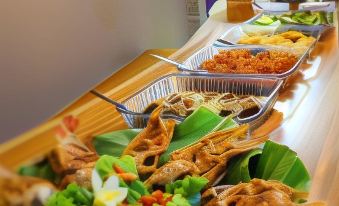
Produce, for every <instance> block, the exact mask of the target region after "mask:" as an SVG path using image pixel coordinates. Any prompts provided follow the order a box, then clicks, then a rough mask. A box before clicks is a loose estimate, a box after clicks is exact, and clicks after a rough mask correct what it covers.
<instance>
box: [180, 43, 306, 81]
mask: <svg viewBox="0 0 339 206" xmlns="http://www.w3.org/2000/svg"><path fill="white" fill-rule="evenodd" d="M214 45H215V44H214ZM234 49H248V50H250V51H251V53H252V54H257V53H259V52H263V51H284V52H289V53H293V50H292V49H290V48H287V47H279V46H275V47H273V46H266V45H235V46H218V45H215V46H208V47H205V48H203V49H201V50H199V51H197V52H196V53H194V54H193V55H192V56H190V57H189V58H188V59H187V60H186V61H184V62H183V64H184V65H186V66H187V67H188V68H190V69H191V70H192V71H198V72H205V73H207V71H206V70H203V69H201V64H202V63H203V62H204V61H206V60H208V59H212V58H213V56H214V55H216V54H218V53H219V51H221V50H224V51H229V50H234ZM308 54H309V51H308V50H307V51H305V53H303V54H302V55H301V56H299V57H298V60H297V61H296V63H295V64H294V65H293V66H292V67H291V68H290V69H289V70H288V71H286V72H284V73H281V74H235V73H234V74H232V73H228V74H224V75H227V76H233V77H237V76H242V77H244V76H246V77H248V78H253V77H261V78H277V79H286V78H288V77H289V76H291V75H292V74H294V73H295V72H297V71H298V68H299V67H300V65H301V64H302V63H303V62H304V61H305V59H306V58H307V57H308ZM210 74H214V75H216V74H219V75H223V74H222V73H210Z"/></svg>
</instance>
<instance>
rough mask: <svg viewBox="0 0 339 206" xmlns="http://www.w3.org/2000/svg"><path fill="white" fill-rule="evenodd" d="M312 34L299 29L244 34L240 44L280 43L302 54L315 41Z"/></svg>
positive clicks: (279, 44)
mask: <svg viewBox="0 0 339 206" xmlns="http://www.w3.org/2000/svg"><path fill="white" fill-rule="evenodd" d="M315 40H316V39H315V38H314V37H312V36H305V35H304V34H303V33H301V32H298V31H287V32H283V33H280V34H275V35H272V36H266V35H262V36H259V35H258V36H243V37H241V38H240V40H239V41H238V43H239V44H264V45H278V46H286V47H289V48H292V49H293V50H294V51H295V53H296V54H298V55H302V54H303V53H304V52H305V51H307V49H308V48H309V47H310V46H311V45H312V44H313V43H314V42H315Z"/></svg>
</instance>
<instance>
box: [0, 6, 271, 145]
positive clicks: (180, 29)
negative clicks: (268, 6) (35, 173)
mask: <svg viewBox="0 0 339 206" xmlns="http://www.w3.org/2000/svg"><path fill="white" fill-rule="evenodd" d="M215 2H216V0H185V1H184V0H120V1H119V0H95V1H93V0H48V1H46V0H25V1H18V0H2V1H1V6H0V25H1V29H0V48H1V49H0V62H1V64H0V65H1V66H0V69H1V74H0V96H1V102H0V143H1V142H4V141H5V140H8V139H9V138H12V137H14V136H16V135H18V134H21V133H23V132H25V131H27V130H28V129H31V128H33V127H35V126H37V125H38V124H40V123H41V122H43V121H45V120H47V119H48V118H50V117H51V116H52V115H54V114H56V113H57V112H58V111H60V110H61V109H62V108H64V107H65V106H66V105H67V104H69V103H71V102H72V101H73V100H75V99H76V98H78V97H79V96H81V95H82V94H83V93H85V92H86V91H88V90H89V89H90V88H92V87H93V86H95V85H96V84H98V83H99V82H101V81H102V80H103V79H105V78H106V77H108V76H109V75H111V74H112V73H114V72H115V71H117V70H118V69H119V68H120V67H122V66H123V65H125V64H127V63H129V62H130V61H132V60H133V59H134V58H135V57H137V56H138V55H140V54H141V53H142V52H143V51H145V50H146V49H150V48H180V47H181V46H182V45H183V44H184V43H185V42H186V41H187V40H188V39H189V37H190V36H191V35H192V34H194V32H195V31H196V30H197V29H198V28H199V26H200V25H201V24H202V23H203V22H204V21H205V20H206V19H207V16H208V14H207V11H209V9H210V8H211V7H213V4H214V3H215ZM264 2H265V1H264ZM219 3H223V4H226V1H225V0H220V1H219ZM219 7H220V6H219Z"/></svg>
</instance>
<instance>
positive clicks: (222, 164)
mask: <svg viewBox="0 0 339 206" xmlns="http://www.w3.org/2000/svg"><path fill="white" fill-rule="evenodd" d="M247 131H248V125H242V126H239V127H238V128H233V129H230V130H226V131H218V132H214V133H211V134H209V135H207V136H205V137H203V138H202V139H201V140H200V141H199V142H197V143H195V144H193V145H191V146H189V147H186V148H183V149H179V150H177V151H174V152H173V153H172V154H171V160H170V162H168V163H166V164H165V165H163V166H162V167H161V168H159V169H157V170H156V171H155V172H154V174H153V175H152V176H151V177H150V178H149V179H148V180H147V181H146V182H147V183H148V184H149V185H151V184H152V183H155V182H156V181H160V179H161V176H162V175H161V173H163V174H164V176H166V178H165V177H163V178H164V179H162V180H161V183H162V184H166V183H170V182H172V181H174V180H176V179H177V178H178V177H182V176H181V175H178V173H177V172H173V171H179V170H182V168H184V167H183V166H182V164H176V163H177V162H178V161H184V162H185V163H186V164H187V165H188V163H190V164H191V165H192V166H191V168H192V170H189V171H190V173H194V174H198V175H200V176H202V177H205V178H207V179H208V180H209V183H208V186H212V185H213V184H215V183H217V182H218V181H219V180H220V178H222V177H223V175H224V174H225V169H226V166H227V162H228V160H229V159H230V158H231V157H233V156H235V155H238V154H240V153H243V152H246V151H248V150H250V149H253V148H254V147H256V146H258V145H259V144H261V143H263V142H265V141H266V140H267V137H260V138H256V139H246V134H247ZM195 168H196V169H195ZM186 170H187V169H186ZM186 170H185V171H186ZM197 172H198V173H197ZM186 173H187V172H184V174H186ZM165 174H166V175H165Z"/></svg>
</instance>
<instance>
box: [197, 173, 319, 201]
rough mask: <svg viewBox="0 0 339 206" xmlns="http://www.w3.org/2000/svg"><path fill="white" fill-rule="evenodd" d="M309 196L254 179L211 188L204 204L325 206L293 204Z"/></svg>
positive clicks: (203, 199)
mask: <svg viewBox="0 0 339 206" xmlns="http://www.w3.org/2000/svg"><path fill="white" fill-rule="evenodd" d="M307 195H308V194H307V193H304V192H298V191H295V190H294V189H293V188H291V187H289V186H287V185H284V184H283V183H281V182H279V181H274V180H268V181H265V180H261V179H252V180H251V181H250V182H249V183H240V184H238V185H235V186H226V187H223V186H219V187H216V188H210V189H208V190H207V191H205V192H204V193H203V195H202V203H203V205H206V206H244V205H246V206H258V205H263V206H264V205H270V206H297V205H323V204H322V203H309V204H307V203H306V204H297V203H294V202H293V201H294V200H296V199H297V198H306V197H307Z"/></svg>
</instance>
